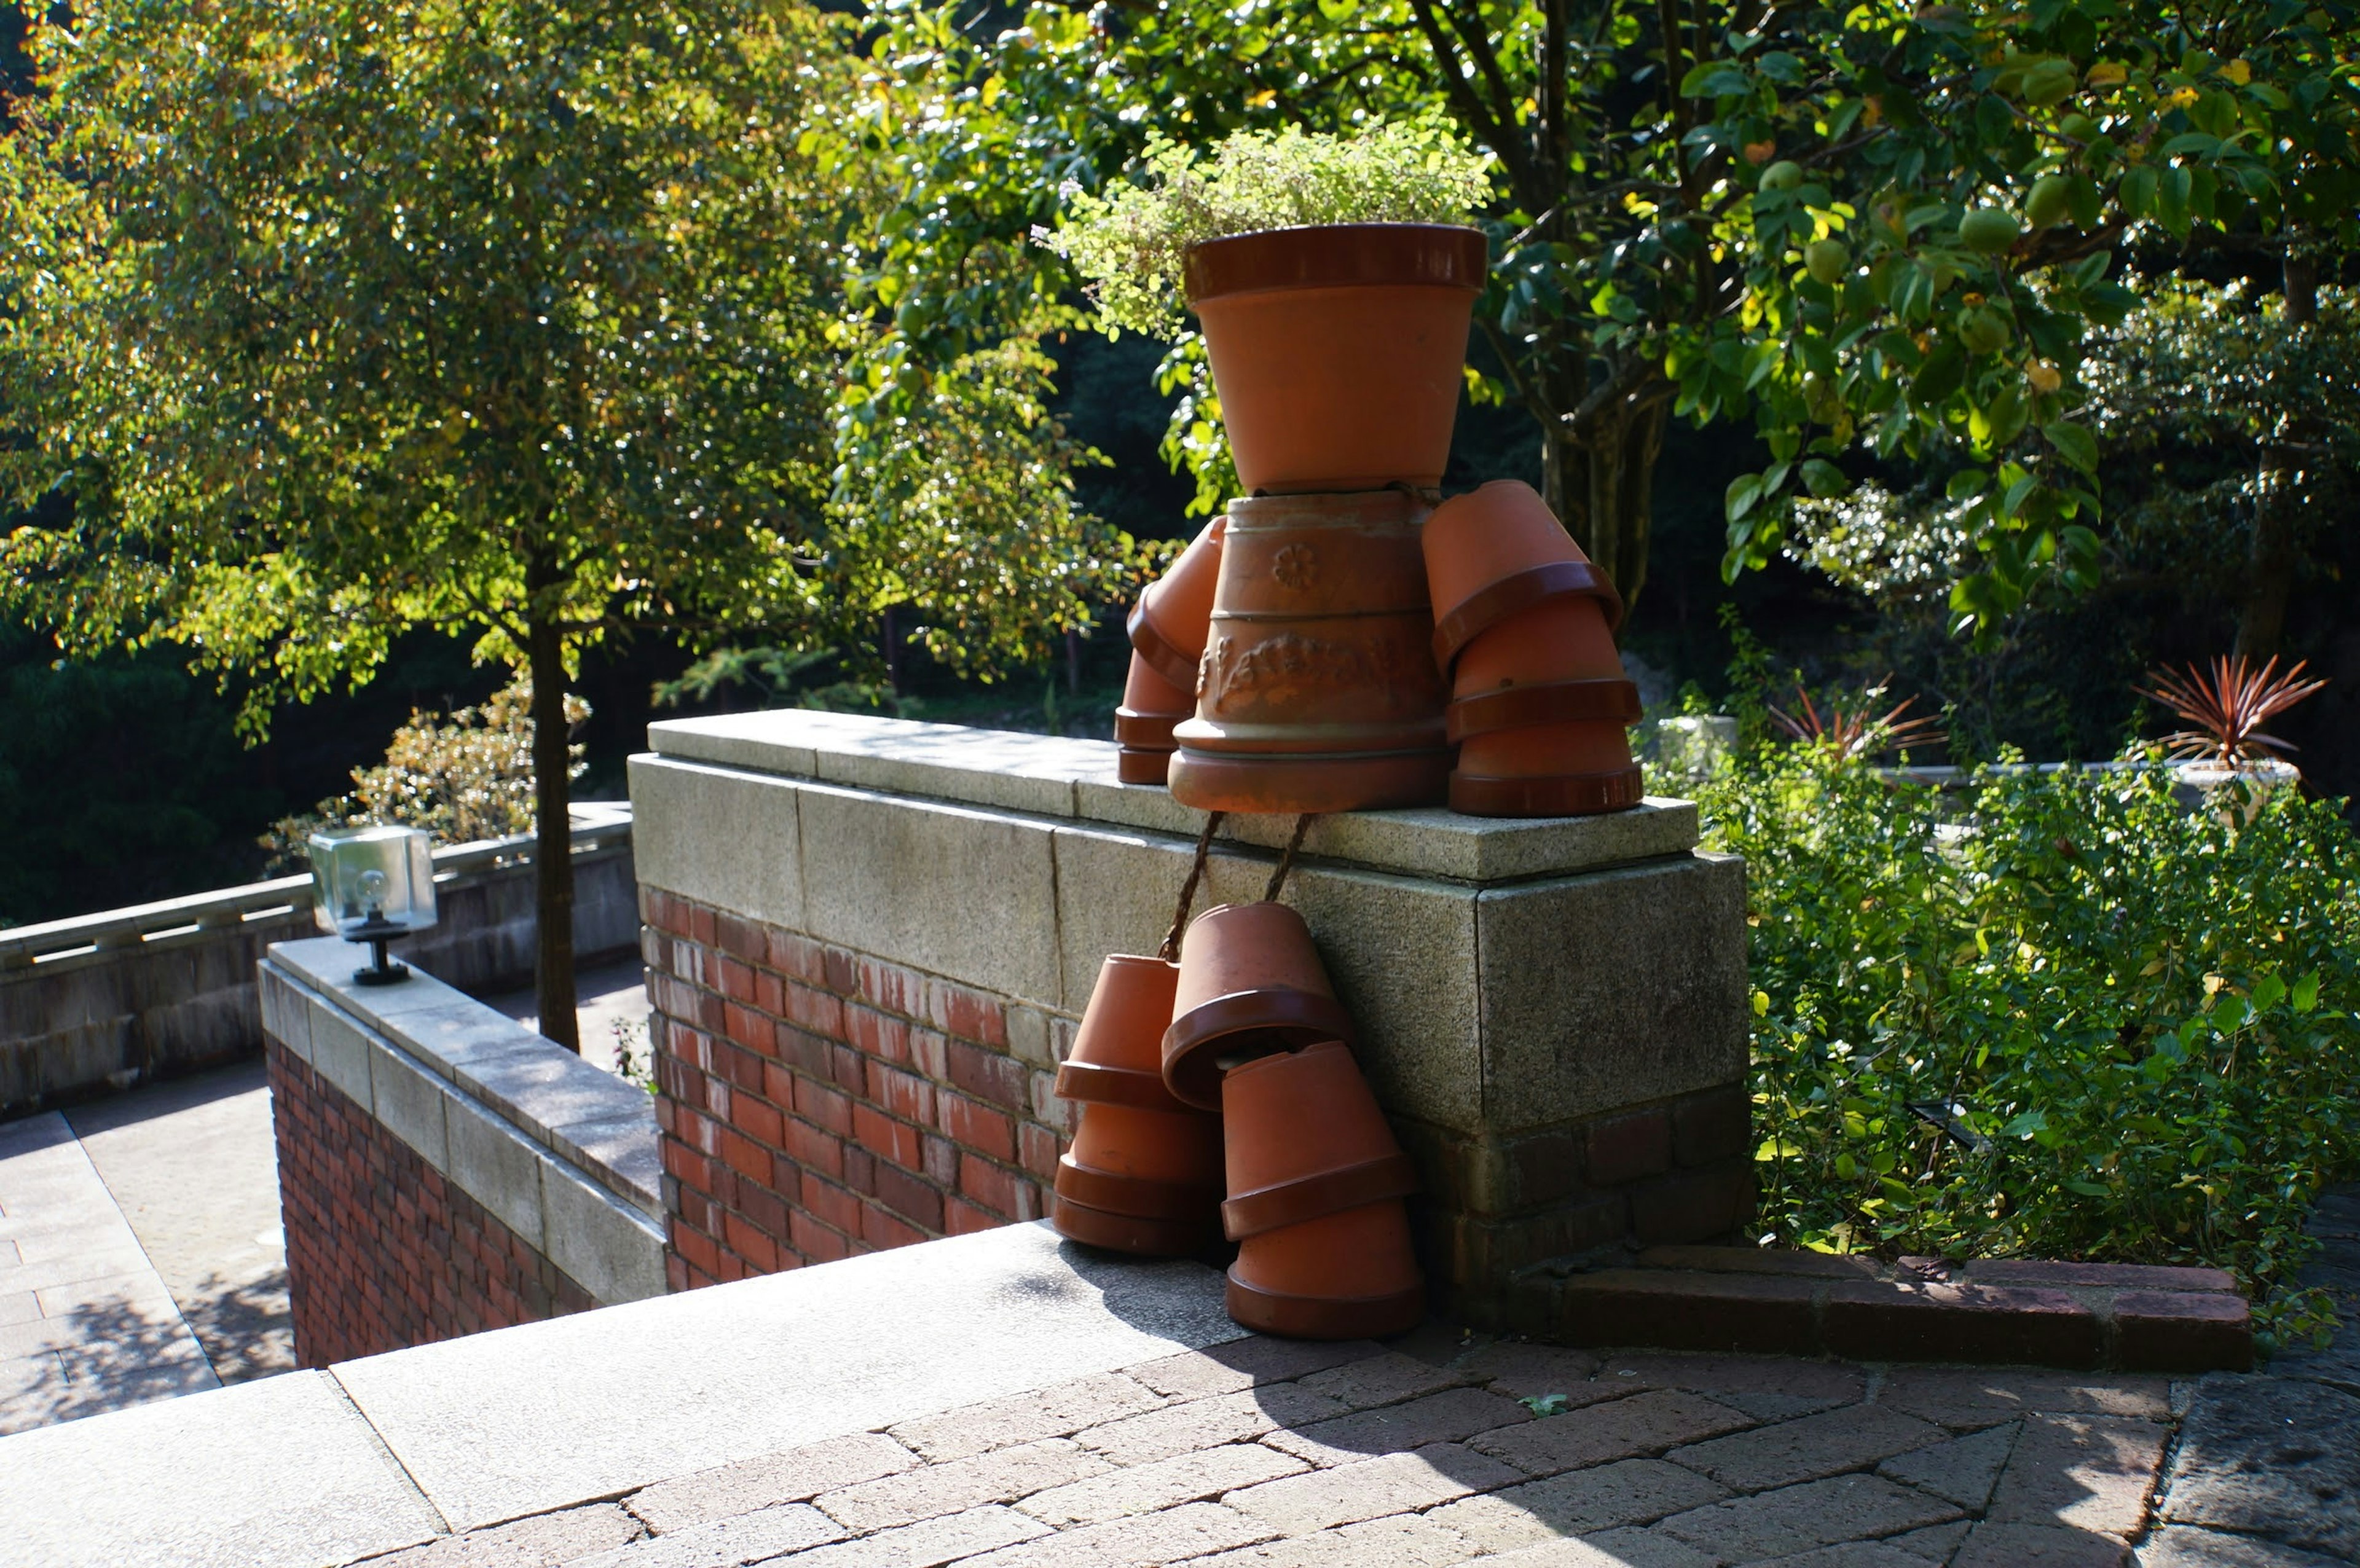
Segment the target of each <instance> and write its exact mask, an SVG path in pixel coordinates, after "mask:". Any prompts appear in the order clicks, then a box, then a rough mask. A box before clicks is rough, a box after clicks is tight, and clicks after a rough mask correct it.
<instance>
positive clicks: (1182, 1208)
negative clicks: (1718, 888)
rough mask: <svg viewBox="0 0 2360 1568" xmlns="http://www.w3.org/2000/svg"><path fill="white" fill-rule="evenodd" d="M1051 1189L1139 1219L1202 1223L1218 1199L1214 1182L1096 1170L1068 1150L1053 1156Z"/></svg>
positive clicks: (1070, 1200)
mask: <svg viewBox="0 0 2360 1568" xmlns="http://www.w3.org/2000/svg"><path fill="white" fill-rule="evenodd" d="M1054 1191H1055V1192H1056V1194H1057V1195H1058V1196H1059V1197H1061V1198H1065V1199H1066V1200H1068V1201H1069V1202H1072V1203H1082V1204H1085V1205H1087V1206H1088V1207H1090V1208H1093V1209H1101V1210H1104V1211H1105V1212H1106V1213H1108V1214H1133V1215H1136V1216H1138V1217H1140V1218H1142V1219H1157V1220H1185V1219H1196V1220H1197V1221H1198V1222H1199V1223H1202V1217H1203V1216H1204V1215H1205V1214H1208V1213H1211V1212H1213V1211H1214V1210H1215V1208H1216V1206H1217V1205H1218V1204H1219V1203H1220V1202H1221V1189H1220V1188H1219V1186H1218V1185H1204V1186H1194V1187H1192V1186H1188V1185H1186V1184H1185V1183H1184V1182H1179V1181H1158V1180H1156V1179H1154V1178H1153V1177H1149V1176H1126V1175H1124V1174H1122V1173H1121V1172H1120V1171H1099V1170H1097V1169H1095V1168H1093V1167H1091V1166H1087V1165H1083V1164H1079V1163H1077V1162H1076V1160H1075V1159H1074V1157H1073V1155H1072V1153H1071V1152H1070V1151H1069V1152H1067V1153H1065V1154H1061V1155H1059V1156H1058V1157H1057V1179H1056V1182H1055V1185H1054Z"/></svg>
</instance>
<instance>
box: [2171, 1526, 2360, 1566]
mask: <svg viewBox="0 0 2360 1568" xmlns="http://www.w3.org/2000/svg"><path fill="white" fill-rule="evenodd" d="M2350 1562H2351V1559H2350V1558H2348V1557H2344V1558H2337V1557H2322V1556H2320V1555H2319V1554H2318V1553H2317V1552H2303V1551H2300V1550H2298V1549H2297V1548H2295V1547H2291V1546H2280V1545H2278V1543H2277V1542H2276V1541H2256V1540H2255V1539H2254V1538H2253V1537H2252V1536H2249V1535H2223V1534H2222V1533H2221V1532H2220V1531H2219V1530H2199V1529H2197V1528H2196V1527H2195V1526H2193V1525H2185V1524H2169V1525H2166V1526H2164V1527H2163V1528H2162V1529H2161V1530H2157V1531H2156V1532H2155V1533H2154V1534H2153V1535H2151V1536H2149V1537H2148V1538H2147V1544H2146V1545H2145V1546H2142V1547H2140V1548H2139V1552H2138V1568H2339V1565H2343V1564H2348V1563H2350Z"/></svg>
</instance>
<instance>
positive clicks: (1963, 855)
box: [1703, 746, 2360, 1334]
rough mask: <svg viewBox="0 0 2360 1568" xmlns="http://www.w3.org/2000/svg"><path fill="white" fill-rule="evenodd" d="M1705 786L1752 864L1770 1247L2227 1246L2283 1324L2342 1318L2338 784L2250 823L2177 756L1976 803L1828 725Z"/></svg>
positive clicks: (2215, 1259)
mask: <svg viewBox="0 0 2360 1568" xmlns="http://www.w3.org/2000/svg"><path fill="white" fill-rule="evenodd" d="M1703 793H1704V797H1705V800H1704V804H1705V810H1706V813H1707V817H1708V820H1709V822H1710V843H1711V844H1713V845H1714V846H1715V847H1717V848H1721V849H1725V850H1731V851H1734V852H1736V853H1738V854H1741V855H1743V856H1744V857H1745V860H1746V866H1747V874H1748V877H1749V887H1750V891H1749V895H1748V902H1749V907H1748V915H1747V919H1748V923H1749V925H1750V926H1751V928H1752V932H1751V939H1752V940H1751V953H1750V961H1751V968H1752V974H1753V976H1754V985H1755V987H1756V989H1755V991H1754V998H1753V1001H1754V1103H1755V1107H1756V1110H1755V1116H1756V1130H1757V1133H1758V1134H1759V1136H1760V1137H1761V1139H1762V1143H1761V1148H1760V1149H1759V1151H1758V1155H1757V1159H1758V1160H1759V1162H1760V1171H1761V1177H1762V1192H1763V1197H1762V1209H1761V1220H1760V1223H1761V1225H1762V1226H1763V1227H1764V1229H1765V1232H1766V1233H1768V1236H1765V1239H1768V1238H1770V1237H1775V1239H1776V1240H1777V1241H1778V1242H1780V1243H1782V1244H1786V1245H1801V1246H1805V1247H1819V1248H1822V1249H1831V1250H1838V1251H1850V1250H1861V1251H1874V1252H1878V1253H1882V1254H1885V1255H1888V1256H1896V1255H1899V1254H1904V1253H1922V1254H1939V1255H1942V1256H1948V1257H1978V1256H2000V1257H2006V1256H2014V1255H2045V1256H2051V1257H2067V1258H2091V1259H2110V1260H2115V1261H2125V1262H2143V1263H2204V1264H2210V1265H2213V1266H2215V1267H2219V1268H2223V1269H2229V1270H2231V1271H2232V1272H2234V1274H2235V1275H2236V1276H2237V1278H2238V1279H2239V1280H2240V1282H2241V1283H2242V1284H2243V1285H2245V1287H2246V1288H2247V1289H2248V1290H2250V1291H2252V1292H2253V1293H2254V1295H2255V1297H2256V1301H2261V1302H2262V1303H2263V1319H2264V1322H2263V1326H2264V1329H2265V1332H2266V1334H2267V1333H2268V1332H2271V1331H2273V1330H2275V1331H2276V1332H2278V1334H2286V1333H2289V1332H2306V1331H2316V1329H2317V1328H2318V1326H2319V1325H2320V1323H2322V1321H2324V1318H2323V1314H2324V1312H2325V1305H2324V1301H2323V1298H2321V1297H2318V1296H2316V1295H2315V1294H2299V1293H2294V1292H2292V1291H2291V1290H2290V1288H2289V1280H2290V1279H2291V1277H2292V1272H2293V1269H2294V1268H2295V1267H2296V1266H2297V1265H2298V1264H2299V1263H2300V1260H2301V1258H2303V1257H2304V1256H2305V1254H2306V1249H2307V1247H2308V1244H2307V1242H2306V1241H2305V1238H2304V1237H2303V1236H2302V1234H2301V1227H2302V1225H2303V1222H2304V1219H2305V1216H2306V1213H2307V1210H2308V1208H2309V1205H2310V1203H2311V1200H2312V1199H2313V1197H2314V1196H2315V1195H2316V1194H2317V1193H2318V1192H2319V1190H2320V1189H2321V1188H2322V1186H2323V1185H2325V1184H2326V1183H2328V1182H2329V1181H2333V1180H2336V1179H2339V1178H2341V1177H2343V1176H2345V1175H2348V1174H2350V1173H2352V1172H2353V1171H2355V1169H2360V1017H2355V1014H2360V840H2355V837H2354V834H2353V833H2352V831H2351V830H2350V829H2349V828H2348V827H2346V826H2345V825H2344V822H2343V821H2342V820H2341V819H2340V818H2339V817H2338V815H2337V814H2336V809H2335V806H2334V805H2333V803H2321V802H2312V801H2305V800H2300V799H2299V798H2297V797H2296V796H2295V795H2294V794H2293V793H2292V792H2291V791H2285V792H2281V793H2280V794H2278V796H2276V797H2274V798H2272V799H2271V800H2269V801H2268V802H2267V804H2266V805H2265V806H2263V807H2262V808H2261V809H2260V811H2258V814H2257V815H2256V818H2255V820H2254V821H2253V822H2251V823H2250V824H2249V825H2247V826H2245V827H2242V828H2233V827H2231V826H2230V825H2228V824H2227V823H2226V822H2223V820H2222V816H2221V815H2220V814H2216V813H2215V812H2213V811H2196V812H2192V813H2191V812H2190V811H2187V810H2185V809H2184V808H2183V807H2182V806H2181V805H2180V803H2179V802H2178V801H2176V800H2174V799H2173V797H2172V793H2171V787H2170V783H2169V777H2168V776H2167V775H2166V774H2165V773H2163V772H2162V771H2161V770H2158V769H2144V770H2138V771H2131V772H2121V773H2114V774H2111V775H2103V776H2091V775H2086V774H2083V773H2081V772H2079V771H2064V772H2060V773H2055V774H2045V775H2044V774H2028V773H2013V774H2012V773H2005V772H2000V771H1996V770H1993V769H1984V770H1981V771H1978V772H1977V773H1976V774H1975V775H1973V776H1972V779H1971V781H1970V784H1969V787H1968V788H1967V789H1966V790H1965V792H1964V794H1963V796H1952V797H1949V798H1947V799H1946V798H1945V797H1943V796H1941V795H1940V794H1939V793H1938V792H1937V791H1935V790H1934V789H1930V788H1928V787H1926V786H1923V785H1916V784H1903V783H1896V782H1893V781H1890V780H1887V779H1883V778H1880V777H1879V776H1878V775H1877V774H1876V773H1875V772H1874V770H1872V769H1869V768H1864V767H1860V766H1856V765H1852V764H1850V763H1847V762H1846V761H1844V760H1843V759H1842V758H1841V757H1840V756H1838V755H1837V754H1836V753H1835V752H1834V751H1833V750H1832V749H1830V748H1828V747H1815V746H1789V747H1779V748H1768V749H1765V750H1764V751H1762V752H1760V753H1758V754H1757V755H1756V757H1755V758H1754V761H1753V762H1752V764H1751V765H1750V766H1746V767H1742V768H1735V769H1730V770H1726V771H1724V772H1722V773H1721V774H1720V775H1718V776H1717V777H1716V778H1714V779H1712V780H1710V782H1709V783H1708V784H1707V785H1706V786H1705V789H1704V791H1703ZM1945 817H1951V818H1955V819H1956V820H1955V821H1952V822H1947V823H1946V822H1944V821H1943V819H1944V818H1945ZM1938 828H1940V829H1941V830H1942V831H1941V832H1940V833H1938V832H1937V829H1938Z"/></svg>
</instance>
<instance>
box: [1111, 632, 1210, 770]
mask: <svg viewBox="0 0 2360 1568" xmlns="http://www.w3.org/2000/svg"><path fill="white" fill-rule="evenodd" d="M1195 707H1196V702H1195V699H1193V698H1192V697H1191V696H1190V695H1189V694H1188V693H1187V692H1186V691H1182V690H1181V689H1180V688H1179V687H1177V686H1175V685H1174V684H1172V682H1171V681H1166V680H1165V679H1164V677H1163V676H1161V675H1159V674H1157V673H1156V672H1155V667H1154V666H1153V665H1152V664H1150V663H1148V662H1147V660H1146V659H1144V658H1142V656H1141V655H1140V653H1139V651H1138V650H1137V649H1136V648H1134V649H1132V650H1131V674H1130V677H1129V678H1128V679H1127V680H1125V681H1123V686H1122V706H1120V707H1119V708H1117V709H1116V710H1115V711H1114V738H1115V741H1116V744H1117V746H1118V747H1119V749H1118V750H1117V752H1116V756H1115V776H1116V777H1117V778H1118V779H1121V780H1122V781H1123V782H1124V783H1126V784H1161V783H1163V782H1164V770H1165V769H1166V768H1168V767H1169V766H1170V765H1171V761H1172V752H1173V748H1174V747H1175V746H1177V745H1179V743H1178V742H1177V741H1175V740H1174V739H1173V738H1172V726H1173V725H1175V724H1178V723H1179V722H1180V721H1181V720H1183V719H1185V718H1186V717H1187V716H1188V715H1189V713H1192V712H1193V711H1194V710H1195Z"/></svg>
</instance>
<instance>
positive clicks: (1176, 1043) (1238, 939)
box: [1163, 904, 1352, 1110]
mask: <svg viewBox="0 0 2360 1568" xmlns="http://www.w3.org/2000/svg"><path fill="white" fill-rule="evenodd" d="M1168 1016H1169V1018H1170V1019H1171V1027H1169V1028H1168V1029H1165V1030H1164V1052H1163V1069H1164V1083H1165V1084H1166V1086H1168V1087H1169V1088H1170V1089H1171V1091H1172V1093H1173V1094H1175V1095H1176V1096H1177V1097H1178V1098H1180V1099H1181V1100H1182V1101H1184V1102H1185V1103H1186V1104H1188V1105H1196V1106H1198V1107H1201V1108H1202V1109H1205V1110H1217V1109H1218V1108H1219V1106H1220V1104H1221V1086H1220V1085H1221V1074H1222V1073H1223V1072H1224V1071H1226V1070H1227V1067H1228V1065H1229V1064H1231V1063H1234V1062H1241V1061H1246V1060H1250V1059H1251V1058H1253V1057H1255V1056H1262V1055H1267V1054H1269V1053H1270V1052H1272V1051H1291V1050H1294V1049H1295V1048H1297V1047H1299V1046H1304V1045H1308V1044H1310V1043H1311V1042H1312V1041H1314V1040H1338V1039H1342V1040H1349V1039H1350V1038H1351V1037H1352V1020H1351V1018H1350V1016H1349V1015H1348V1014H1347V1013H1346V1012H1345V1011H1344V1008H1343V1005H1342V1004H1341V1003H1339V1002H1338V1001H1337V1000H1336V991H1335V988H1334V987H1333V986H1332V985H1329V984H1328V983H1327V969H1326V968H1325V967H1323V966H1322V965H1321V964H1320V962H1319V952H1318V950H1317V948H1315V947H1314V946H1312V944H1311V928H1310V927H1308V926H1306V925H1305V924H1304V923H1303V917H1302V916H1301V915H1299V914H1297V913H1295V910H1294V909H1290V908H1288V907H1287V906H1286V905H1284V904H1224V905H1221V906H1220V907H1219V908H1218V909H1207V910H1206V911H1205V912H1204V913H1203V914H1201V915H1199V916H1197V917H1196V922H1195V923H1194V924H1192V925H1191V926H1189V928H1188V934H1187V937H1186V938H1185V941H1183V942H1182V943H1181V946H1180V975H1179V983H1178V985H1176V987H1175V994H1174V997H1173V1002H1172V1010H1171V1013H1170V1014H1169V1015H1168Z"/></svg>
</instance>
